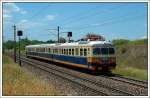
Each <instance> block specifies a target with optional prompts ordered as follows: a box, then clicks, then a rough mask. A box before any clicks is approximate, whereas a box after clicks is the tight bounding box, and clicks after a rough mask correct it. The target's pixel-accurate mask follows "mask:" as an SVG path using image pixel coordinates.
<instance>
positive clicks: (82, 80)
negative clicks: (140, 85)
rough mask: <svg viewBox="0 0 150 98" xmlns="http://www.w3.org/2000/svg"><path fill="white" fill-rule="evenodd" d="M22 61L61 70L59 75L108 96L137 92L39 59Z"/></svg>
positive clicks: (129, 94)
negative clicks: (128, 90) (58, 67)
mask: <svg viewBox="0 0 150 98" xmlns="http://www.w3.org/2000/svg"><path fill="white" fill-rule="evenodd" d="M22 61H23V62H26V63H29V62H30V64H32V65H33V63H34V64H36V66H37V65H38V64H39V65H42V67H43V66H44V67H45V68H48V69H51V70H53V71H54V70H55V72H54V73H53V74H55V73H58V72H59V73H61V74H59V76H60V75H61V77H65V79H66V77H68V78H67V79H70V80H73V81H74V82H76V83H78V84H79V83H80V85H81V84H82V85H85V86H86V87H87V88H90V89H93V91H95V92H99V93H101V94H102V95H107V96H108V95H124V96H134V95H135V94H132V93H130V92H126V91H123V90H119V89H117V88H112V87H109V86H106V85H103V84H100V83H96V82H95V81H93V80H92V79H89V78H88V79H87V78H81V77H80V76H77V75H75V74H71V73H67V72H65V71H63V70H58V69H56V68H55V67H54V68H53V67H52V66H49V65H48V64H45V63H43V62H42V63H41V62H39V61H36V62H34V61H33V60H31V59H27V58H22ZM45 68H44V69H45ZM56 71H57V72H56ZM62 74H63V75H64V74H65V76H62ZM102 90H103V91H104V92H107V93H104V92H102Z"/></svg>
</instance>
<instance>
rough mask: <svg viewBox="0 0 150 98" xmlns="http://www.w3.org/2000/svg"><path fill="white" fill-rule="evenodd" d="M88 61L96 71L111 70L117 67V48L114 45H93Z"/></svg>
mask: <svg viewBox="0 0 150 98" xmlns="http://www.w3.org/2000/svg"><path fill="white" fill-rule="evenodd" d="M92 50H93V51H92V53H93V54H92V56H91V57H89V58H88V62H89V64H90V65H91V67H93V70H94V71H111V70H113V69H115V68H116V55H115V48H114V47H113V46H112V45H106V46H105V45H103V46H100V47H93V49H92Z"/></svg>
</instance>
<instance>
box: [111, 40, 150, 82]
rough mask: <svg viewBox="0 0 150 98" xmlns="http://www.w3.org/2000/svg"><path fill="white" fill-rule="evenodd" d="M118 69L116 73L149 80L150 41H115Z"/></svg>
mask: <svg viewBox="0 0 150 98" xmlns="http://www.w3.org/2000/svg"><path fill="white" fill-rule="evenodd" d="M113 43H114V45H115V46H116V50H117V51H116V56H117V68H116V69H115V70H114V71H113V72H114V73H117V74H121V75H123V76H127V77H133V78H137V79H141V80H148V72H147V71H148V39H140V40H134V41H130V40H126V39H120V40H114V41H113Z"/></svg>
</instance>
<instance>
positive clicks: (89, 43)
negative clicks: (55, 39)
mask: <svg viewBox="0 0 150 98" xmlns="http://www.w3.org/2000/svg"><path fill="white" fill-rule="evenodd" d="M101 45H112V43H111V42H108V41H79V42H73V43H55V44H38V45H28V46H26V48H32V47H33V48H34V47H35V48H37V47H67V46H72V47H73V46H101Z"/></svg>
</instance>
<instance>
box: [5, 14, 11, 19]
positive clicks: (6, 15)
mask: <svg viewBox="0 0 150 98" xmlns="http://www.w3.org/2000/svg"><path fill="white" fill-rule="evenodd" d="M11 17H12V16H11V15H8V14H4V15H3V18H11Z"/></svg>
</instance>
